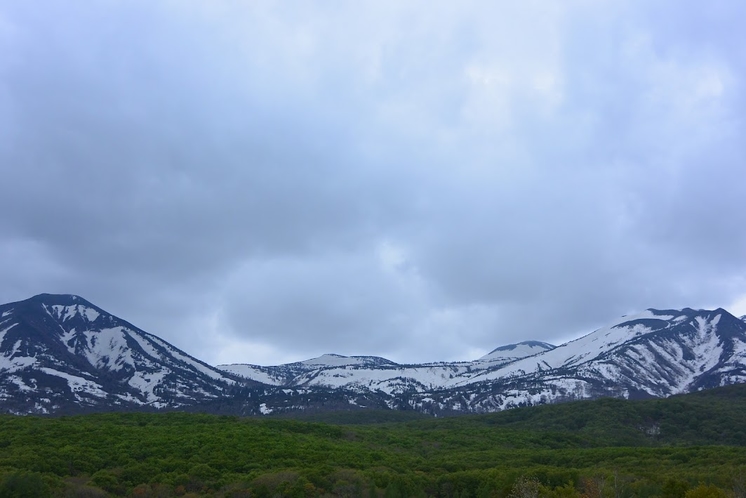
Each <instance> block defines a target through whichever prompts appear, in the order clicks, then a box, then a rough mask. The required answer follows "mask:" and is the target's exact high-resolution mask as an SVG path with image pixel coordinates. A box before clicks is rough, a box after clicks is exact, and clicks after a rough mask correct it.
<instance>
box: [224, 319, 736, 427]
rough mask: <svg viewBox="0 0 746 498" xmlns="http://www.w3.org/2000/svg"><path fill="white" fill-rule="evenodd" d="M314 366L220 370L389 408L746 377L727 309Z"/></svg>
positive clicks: (661, 391)
mask: <svg viewBox="0 0 746 498" xmlns="http://www.w3.org/2000/svg"><path fill="white" fill-rule="evenodd" d="M312 365H313V366H312V367H311V366H310V365H306V366H302V365H299V364H290V365H283V366H279V367H255V366H252V365H222V366H220V368H221V369H223V370H225V371H227V372H231V373H234V374H237V375H241V376H243V377H245V378H248V379H256V380H260V376H259V372H262V373H268V372H272V373H274V377H273V379H275V381H274V382H275V385H278V386H285V387H296V388H297V387H308V386H316V387H327V388H332V389H338V390H339V389H342V390H345V391H347V392H353V393H359V394H363V393H367V394H371V393H376V394H378V395H379V396H380V397H382V398H383V399H384V402H385V403H386V405H387V406H389V407H391V408H403V409H414V410H418V411H423V412H428V413H433V414H438V413H454V412H490V411H499V410H503V409H506V408H512V407H516V406H527V405H537V404H545V403H553V402H559V401H567V400H576V399H591V398H598V397H604V396H612V397H622V398H651V397H665V396H669V395H672V394H679V393H686V392H693V391H698V390H701V389H707V388H711V387H716V386H722V385H728V384H735V383H743V382H746V323H744V321H743V320H741V319H739V318H736V317H734V316H733V315H731V314H730V313H728V312H727V311H725V310H723V309H717V310H714V311H708V310H692V309H689V308H685V309H683V310H654V309H649V310H646V311H645V312H643V313H640V314H638V315H634V316H629V317H623V318H622V320H619V321H617V322H615V323H612V324H610V325H608V326H606V327H603V328H601V329H599V330H596V331H594V332H592V333H590V334H588V335H586V336H583V337H581V338H579V339H576V340H574V341H570V342H568V343H566V344H563V345H561V346H558V347H553V346H551V345H550V344H546V343H539V342H534V341H528V342H525V343H519V344H515V345H509V346H503V347H500V348H497V349H496V350H494V351H492V352H491V353H489V354H488V355H485V356H484V357H482V358H480V359H479V360H475V361H473V362H461V363H432V364H423V365H397V364H394V363H391V362H388V363H385V364H381V365H373V364H365V363H356V364H342V365H335V364H323V362H314V363H313V364H312ZM280 372H282V374H280Z"/></svg>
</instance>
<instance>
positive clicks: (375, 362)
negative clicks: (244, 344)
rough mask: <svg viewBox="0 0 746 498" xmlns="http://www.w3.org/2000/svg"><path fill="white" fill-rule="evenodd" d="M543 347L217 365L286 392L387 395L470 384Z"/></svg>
mask: <svg viewBox="0 0 746 498" xmlns="http://www.w3.org/2000/svg"><path fill="white" fill-rule="evenodd" d="M553 348H554V346H552V345H551V344H547V343H545V342H539V341H526V342H520V343H518V344H510V345H507V346H502V347H499V348H497V349H495V350H493V351H492V352H490V353H489V354H487V355H485V356H483V357H482V358H479V359H478V360H474V361H468V362H466V361H465V362H451V363H448V362H438V363H421V364H416V365H400V364H398V363H394V362H392V361H390V360H387V359H385V358H380V357H377V356H350V357H347V356H340V355H334V354H326V355H323V356H320V357H319V358H313V359H310V360H305V361H300V362H297V363H288V364H286V365H279V366H270V367H262V366H258V365H247V364H235V365H218V368H220V369H221V370H224V371H226V372H230V373H232V374H235V375H239V376H241V377H243V378H246V379H251V380H255V381H258V382H264V383H266V384H271V385H275V386H285V387H310V386H316V387H327V388H333V389H351V390H353V391H375V392H384V393H386V394H397V393H398V394H401V393H405V392H412V391H414V392H423V391H429V390H433V389H442V388H444V387H446V386H449V385H452V384H454V383H457V382H459V381H464V382H468V380H469V379H471V378H473V377H475V376H476V375H478V374H479V373H483V372H487V371H491V370H493V369H495V368H497V367H500V366H502V365H506V364H508V363H510V362H513V361H516V360H519V359H521V358H525V357H527V356H532V355H535V354H538V353H541V352H545V351H548V350H551V349H553Z"/></svg>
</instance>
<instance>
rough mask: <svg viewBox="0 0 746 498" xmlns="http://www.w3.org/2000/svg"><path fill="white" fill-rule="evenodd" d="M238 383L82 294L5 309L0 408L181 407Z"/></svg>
mask: <svg viewBox="0 0 746 498" xmlns="http://www.w3.org/2000/svg"><path fill="white" fill-rule="evenodd" d="M235 383H236V379H235V378H233V377H231V376H230V375H228V374H226V373H225V372H223V371H220V370H217V369H215V368H213V367H211V366H210V365H207V364H206V363H203V362H201V361H199V360H197V359H195V358H193V357H192V356H189V355H188V354H186V353H185V352H183V351H181V350H179V349H177V348H175V347H174V346H172V345H170V344H168V343H167V342H165V341H163V340H162V339H159V338H158V337H156V336H154V335H152V334H148V333H147V332H144V331H142V330H140V329H138V328H137V327H135V326H133V325H131V324H130V323H128V322H126V321H124V320H122V319H120V318H117V317H115V316H113V315H110V314H108V313H106V312H105V311H104V310H102V309H101V308H99V307H97V306H95V305H93V304H91V303H89V302H88V301H86V300H85V299H83V298H81V297H78V296H70V295H50V294H41V295H38V296H35V297H32V298H30V299H27V300H25V301H20V302H17V303H10V304H5V305H2V306H0V406H2V407H3V408H4V410H3V411H10V412H14V413H55V412H68V411H78V410H83V411H85V410H89V409H96V410H101V409H128V408H141V407H149V408H153V409H158V408H178V407H182V406H186V405H193V404H195V403H200V402H204V401H208V400H211V399H215V398H218V397H221V396H223V395H224V394H225V392H226V391H227V390H228V389H229V387H230V386H231V385H233V384H235Z"/></svg>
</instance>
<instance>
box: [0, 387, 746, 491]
mask: <svg viewBox="0 0 746 498" xmlns="http://www.w3.org/2000/svg"><path fill="white" fill-rule="evenodd" d="M14 496H19V497H20V496H63V497H64V496H71V497H72V496H77V497H98V496H143V497H145V496H152V497H170V496H190V497H194V496H221V497H249V496H251V497H274V496H290V497H321V496H341V497H356V496H363V497H410V496H413V497H419V496H422V497H425V496H435V497H459V498H463V497H539V496H542V497H614V498H617V497H637V496H639V497H654V496H655V497H666V498H669V497H671V498H673V497H686V498H697V497H727V496H733V497H739V498H740V497H746V386H744V385H736V386H729V387H724V388H719V389H714V390H709V391H702V392H699V393H696V394H689V395H684V396H675V397H672V398H668V399H660V400H645V401H625V400H618V399H600V400H596V401H582V402H572V403H565V404H558V405H546V406H538V407H529V408H518V409H514V410H509V411H505V412H500V413H494V414H483V415H468V416H459V417H450V418H429V417H427V418H426V417H423V416H419V415H417V414H416V413H413V412H394V411H391V412H387V411H365V410H359V411H347V412H340V411H337V412H326V413H324V412H320V413H316V414H304V415H302V416H296V417H290V416H284V417H262V418H239V417H228V416H214V415H205V414H196V413H179V412H171V413H101V414H91V415H80V416H67V417H35V416H12V415H3V416H0V497H14Z"/></svg>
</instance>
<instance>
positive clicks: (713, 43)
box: [0, 1, 746, 364]
mask: <svg viewBox="0 0 746 498" xmlns="http://www.w3.org/2000/svg"><path fill="white" fill-rule="evenodd" d="M744 18H746V7H743V6H741V5H740V4H737V3H735V2H727V1H723V2H719V3H718V2H716V3H707V4H704V3H703V4H696V5H695V4H687V5H682V4H681V3H680V2H673V1H671V2H656V3H655V4H654V5H651V4H650V3H649V2H632V3H630V2H613V1H609V2H569V3H566V4H555V5H549V4H547V3H546V2H520V3H515V2H501V3H497V2H466V3H465V2H459V3H458V4H456V3H453V2H435V3H433V2H369V3H364V4H363V3H359V2H358V3H350V4H341V5H340V4H335V5H333V6H332V5H331V4H328V3H325V2H316V3H313V2H298V3H287V2H251V3H248V4H246V5H244V4H241V3H238V4H236V3H232V2H222V1H211V2H202V3H198V2H193V3H183V2H166V1H163V2H145V1H143V2H105V3H95V4H79V5H72V4H69V3H56V4H48V5H45V8H44V9H40V8H39V7H38V5H30V4H26V3H22V2H2V3H0V165H2V166H0V167H1V168H2V195H1V196H0V212H2V213H3V214H2V215H1V216H0V275H2V280H1V282H2V284H1V285H0V300H1V301H2V302H7V301H13V300H18V299H23V298H26V297H29V296H31V295H33V294H36V293H40V292H64V293H76V294H80V295H82V296H84V297H85V298H87V299H89V300H91V301H93V302H94V303H96V304H98V305H100V306H102V307H103V308H105V309H107V310H109V311H111V312H113V313H115V314H118V315H120V316H122V317H123V318H125V319H128V320H130V321H132V322H133V323H135V324H136V325H138V326H140V327H142V328H144V329H146V330H148V331H149V332H152V333H155V334H157V335H159V336H161V337H163V338H165V339H167V340H169V341H171V342H173V343H174V344H176V345H177V346H179V347H181V348H183V349H185V350H187V351H189V352H191V353H193V354H195V355H196V356H198V357H200V358H202V359H204V360H206V361H209V362H214V363H219V362H253V363H262V364H269V363H278V362H282V361H291V360H299V359H303V358H307V357H311V356H315V355H318V354H321V353H325V352H336V353H340V354H377V355H383V356H387V357H390V358H392V359H394V360H399V361H412V362H413V361H421V360H446V359H471V358H474V357H477V356H479V355H480V354H482V353H484V352H486V351H487V350H490V349H492V348H494V347H496V346H498V345H501V344H505V343H509V342H514V341H518V340H525V339H538V340H545V341H549V342H558V341H562V340H566V339H569V338H572V337H575V336H577V335H580V334H582V333H585V332H589V331H590V330H592V329H593V328H594V327H596V326H599V325H602V324H603V323H604V322H608V321H612V320H613V319H615V318H616V317H617V316H619V315H621V314H624V313H627V312H630V311H637V310H640V309H643V308H647V307H659V308H661V307H684V306H690V307H714V306H725V307H728V306H730V305H734V303H737V302H740V303H741V304H740V305H737V306H736V308H739V309H733V311H734V312H740V313H746V310H744V309H741V308H746V306H744V304H746V303H745V302H744V295H746V277H745V276H746V259H744V257H743V255H744V254H746V230H744V229H743V227H744V226H745V225H746V209H744V208H743V202H744V185H746V169H745V168H744V164H746V147H744V145H743V137H744V136H746V133H745V132H746V129H745V125H744V120H743V116H744V115H746V112H745V111H746V106H745V105H744V90H745V89H746V86H745V85H744V75H745V74H746V48H745V47H746V39H745V38H746V35H744V34H743V30H742V29H741V28H740V26H739V25H738V24H739V23H740V22H741V20H742V19H744Z"/></svg>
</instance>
